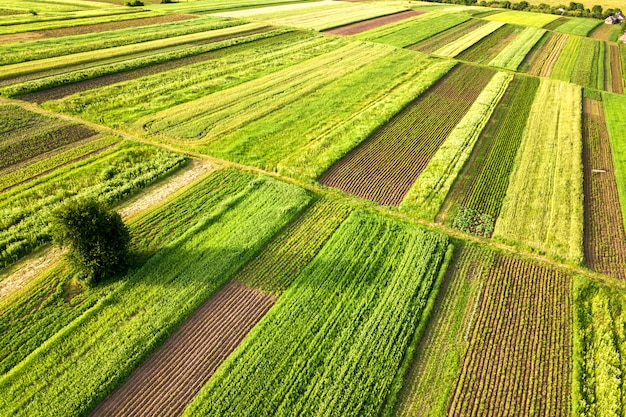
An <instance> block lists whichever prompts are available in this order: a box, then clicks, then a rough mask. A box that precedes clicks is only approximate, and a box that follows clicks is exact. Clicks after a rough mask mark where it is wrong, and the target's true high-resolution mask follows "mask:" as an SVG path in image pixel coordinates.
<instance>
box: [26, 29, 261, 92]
mask: <svg viewBox="0 0 626 417" xmlns="http://www.w3.org/2000/svg"><path fill="white" fill-rule="evenodd" d="M271 29H272V28H271V27H269V26H268V27H262V28H258V29H253V30H249V31H246V32H240V33H237V34H234V35H232V36H230V35H229V37H239V36H248V35H254V34H256V33H261V32H267V31H269V30H271ZM226 39H228V37H226V36H225V37H223V38H219V39H217V40H211V41H212V42H218V41H223V40H226ZM215 53H216V51H211V52H206V53H203V54H199V55H194V56H190V57H186V58H181V59H175V60H172V61H168V62H164V63H161V64H156V65H150V66H147V67H143V68H138V69H135V70H130V71H125V72H120V73H117V74H111V75H105V76H103V77H99V78H94V79H91V80H85V81H81V82H77V83H74V84H65V85H62V86H59V87H55V88H51V89H49V90H43V91H38V92H36V93H30V94H25V95H23V96H20V97H19V99H20V100H24V101H28V102H31V103H37V104H41V103H43V102H46V101H49V100H57V99H60V98H63V97H67V96H70V95H72V94H75V93H80V92H82V91H87V90H91V89H94V88H100V87H106V86H107V85H112V84H117V83H120V82H123V81H128V80H132V79H135V78H139V77H145V76H148V75H154V74H158V73H160V72H165V71H169V70H172V69H175V68H180V67H184V66H186V65H192V64H195V63H198V62H202V61H207V60H209V59H211V58H212V57H214V56H215Z"/></svg>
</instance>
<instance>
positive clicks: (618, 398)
mask: <svg viewBox="0 0 626 417" xmlns="http://www.w3.org/2000/svg"><path fill="white" fill-rule="evenodd" d="M574 297H575V307H574V329H575V330H574V338H573V339H574V370H573V375H572V378H573V392H572V403H573V405H574V407H573V411H574V413H575V414H576V415H581V416H589V417H600V416H621V415H624V412H625V411H626V403H625V402H624V396H625V395H626V391H625V388H624V383H623V382H624V373H625V372H626V363H625V362H624V353H623V349H624V343H626V337H625V335H624V331H623V329H624V326H626V317H625V312H626V309H625V308H624V307H626V297H625V295H624V290H623V289H622V288H615V287H609V286H606V285H601V284H598V283H595V282H592V281H588V280H586V279H584V278H581V277H579V278H577V280H576V286H575V291H574Z"/></svg>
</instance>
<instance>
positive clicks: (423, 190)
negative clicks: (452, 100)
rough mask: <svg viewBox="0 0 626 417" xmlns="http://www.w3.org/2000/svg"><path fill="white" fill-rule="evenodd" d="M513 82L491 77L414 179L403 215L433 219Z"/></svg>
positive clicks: (505, 77) (510, 77)
mask: <svg viewBox="0 0 626 417" xmlns="http://www.w3.org/2000/svg"><path fill="white" fill-rule="evenodd" d="M512 80H513V75H512V74H509V73H504V72H498V73H496V74H495V75H494V76H493V78H492V79H491V81H489V83H488V84H487V85H486V86H485V88H484V89H483V91H482V92H481V93H480V94H479V95H478V97H476V100H475V101H474V103H473V104H472V106H471V107H470V108H469V109H468V111H467V113H466V114H465V116H463V118H462V119H461V120H460V121H459V123H458V124H457V125H456V127H455V128H454V129H453V130H452V131H451V132H450V134H449V135H448V137H447V138H446V139H445V141H444V142H443V143H442V144H441V146H440V147H439V149H438V150H437V152H436V153H435V154H434V155H433V156H432V158H431V159H430V161H429V162H428V165H427V166H426V168H424V170H423V171H422V173H421V174H420V176H419V177H418V178H417V180H416V181H415V184H413V186H412V187H411V189H410V191H409V192H408V193H407V195H406V197H405V198H404V200H403V201H402V204H401V205H400V208H401V209H402V210H403V211H407V212H410V213H412V214H415V215H418V216H420V217H425V218H429V219H434V218H435V216H436V215H437V213H438V212H439V209H440V208H441V205H442V204H443V201H444V199H445V198H446V196H447V195H448V192H449V191H450V187H452V184H453V183H454V181H455V180H456V177H457V175H458V174H459V172H460V171H461V169H462V168H463V165H464V164H465V161H467V159H468V158H469V156H470V155H471V153H472V150H473V148H474V145H475V144H476V141H477V140H478V137H479V136H480V134H481V132H482V131H483V129H484V128H485V126H486V125H487V122H488V121H489V119H490V118H491V115H492V113H493V111H494V110H495V108H496V106H497V105H498V103H499V101H500V99H501V98H502V96H503V95H504V92H505V91H506V89H507V87H508V86H509V83H510V82H511V81H512Z"/></svg>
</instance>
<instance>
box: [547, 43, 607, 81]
mask: <svg viewBox="0 0 626 417" xmlns="http://www.w3.org/2000/svg"><path fill="white" fill-rule="evenodd" d="M604 47H605V46H604V42H598V41H596V40H593V39H589V38H581V37H578V36H570V37H569V39H568V40H567V42H566V44H565V47H564V48H563V50H562V52H561V54H560V56H559V59H558V60H557V62H556V64H555V65H554V69H553V71H552V74H551V75H550V78H553V79H556V80H562V81H568V82H572V83H575V84H578V85H581V86H583V87H591V88H596V89H600V90H602V89H604V62H605V59H604Z"/></svg>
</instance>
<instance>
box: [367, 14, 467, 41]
mask: <svg viewBox="0 0 626 417" xmlns="http://www.w3.org/2000/svg"><path fill="white" fill-rule="evenodd" d="M468 20H470V17H469V16H466V15H463V14H460V13H459V14H446V13H437V12H433V13H427V14H425V15H422V16H418V17H415V18H412V19H407V20H404V21H402V22H399V23H395V24H392V25H385V26H382V27H379V28H376V29H372V30H368V31H367V32H363V33H361V34H359V35H358V36H355V38H357V39H360V40H363V41H372V42H378V43H384V44H386V45H392V46H398V47H400V48H404V47H407V46H411V45H415V44H417V43H419V42H421V41H423V40H425V39H428V38H430V37H432V36H434V35H436V34H438V33H440V32H444V31H446V30H448V29H450V28H453V27H455V26H457V25H459V24H461V23H463V22H466V21H468Z"/></svg>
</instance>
